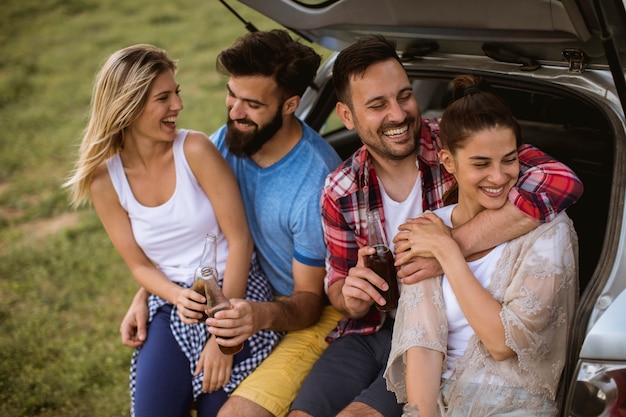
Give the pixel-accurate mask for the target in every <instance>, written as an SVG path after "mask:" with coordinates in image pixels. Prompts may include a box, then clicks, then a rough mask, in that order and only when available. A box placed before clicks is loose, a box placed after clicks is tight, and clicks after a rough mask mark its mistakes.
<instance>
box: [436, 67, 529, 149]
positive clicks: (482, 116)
mask: <svg viewBox="0 0 626 417" xmlns="http://www.w3.org/2000/svg"><path fill="white" fill-rule="evenodd" d="M452 99H453V101H452V102H451V103H450V105H448V107H447V108H446V109H445V111H444V112H443V115H442V116H441V123H440V124H439V129H440V138H441V144H442V145H443V147H444V148H446V149H448V150H449V151H450V152H452V154H454V153H455V152H456V150H457V149H459V148H462V147H463V146H464V143H465V140H467V138H468V137H470V136H471V135H473V134H474V133H476V132H479V131H481V130H485V129H492V128H494V127H503V128H510V129H511V130H513V133H514V134H515V138H516V141H517V146H520V145H521V140H522V134H521V129H520V126H519V124H518V123H517V121H516V120H515V118H514V117H513V113H512V112H511V109H510V107H509V106H508V105H507V104H506V103H505V102H504V101H503V100H502V99H501V98H500V97H498V96H497V95H495V94H494V93H492V92H491V91H489V86H488V85H487V84H486V83H485V82H483V81H482V79H481V78H479V77H476V76H473V75H459V76H456V77H455V78H454V79H453V80H452Z"/></svg>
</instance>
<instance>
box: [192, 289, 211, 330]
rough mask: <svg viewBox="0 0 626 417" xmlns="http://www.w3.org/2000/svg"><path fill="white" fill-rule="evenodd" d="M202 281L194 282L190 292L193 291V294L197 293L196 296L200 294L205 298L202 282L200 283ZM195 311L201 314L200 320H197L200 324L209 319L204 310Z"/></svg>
mask: <svg viewBox="0 0 626 417" xmlns="http://www.w3.org/2000/svg"><path fill="white" fill-rule="evenodd" d="M202 281H203V280H199V279H197V280H195V281H194V283H193V287H191V289H192V290H194V291H195V292H197V293H198V294H202V296H203V297H206V290H205V288H204V286H205V285H204V282H202ZM194 311H197V312H198V313H202V318H200V319H199V320H200V321H201V322H204V321H206V319H208V318H209V316H208V315H207V313H206V309H204V310H202V311H200V310H194Z"/></svg>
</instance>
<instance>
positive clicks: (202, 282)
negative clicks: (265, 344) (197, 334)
mask: <svg viewBox="0 0 626 417" xmlns="http://www.w3.org/2000/svg"><path fill="white" fill-rule="evenodd" d="M218 276H219V274H218V271H217V236H215V235H214V234H212V233H209V234H208V235H207V237H206V240H205V242H204V249H203V251H202V257H201V258H200V265H199V266H198V268H196V272H195V274H194V282H193V287H192V288H193V290H194V291H196V292H198V293H200V294H202V295H203V296H204V297H205V298H206V308H205V311H204V312H203V313H204V316H203V317H202V319H201V321H205V320H206V319H207V318H208V317H213V315H215V313H217V312H218V311H222V310H230V309H231V308H233V306H232V305H231V304H230V301H229V300H228V298H227V297H226V296H225V295H224V293H223V292H222V289H221V288H220V285H219V282H218ZM222 339H226V338H225V337H222ZM218 345H219V348H220V350H221V351H222V353H224V354H225V355H234V354H236V353H239V352H240V351H241V349H243V343H240V344H239V345H237V346H233V347H230V346H222V345H220V344H219V343H218Z"/></svg>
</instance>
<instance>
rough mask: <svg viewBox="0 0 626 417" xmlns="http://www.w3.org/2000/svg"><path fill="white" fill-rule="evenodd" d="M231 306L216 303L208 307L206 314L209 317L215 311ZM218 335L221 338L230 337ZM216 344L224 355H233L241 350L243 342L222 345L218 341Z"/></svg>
mask: <svg viewBox="0 0 626 417" xmlns="http://www.w3.org/2000/svg"><path fill="white" fill-rule="evenodd" d="M231 308H232V306H231V305H218V306H215V307H213V308H211V309H208V310H207V314H208V316H209V317H213V316H214V315H215V313H217V312H218V311H222V310H230V309H231ZM220 337H221V338H222V339H230V337H223V336H220ZM217 346H219V348H220V350H221V351H222V353H223V354H224V355H234V354H236V353H239V352H241V350H242V349H243V343H240V344H238V345H237V346H222V345H220V344H219V343H218V344H217Z"/></svg>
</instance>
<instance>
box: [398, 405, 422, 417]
mask: <svg viewBox="0 0 626 417" xmlns="http://www.w3.org/2000/svg"><path fill="white" fill-rule="evenodd" d="M419 416H420V409H419V407H418V406H417V404H409V403H407V404H404V407H402V417H419Z"/></svg>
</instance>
